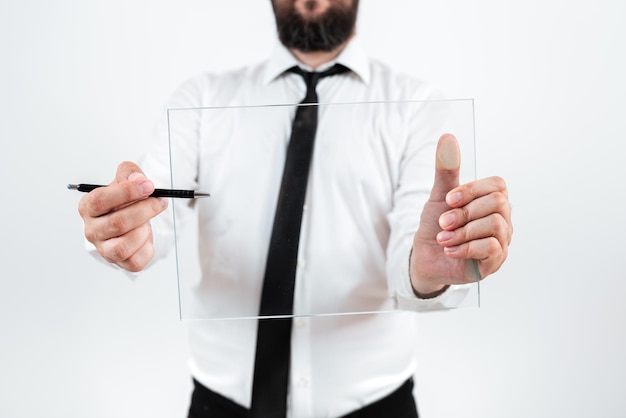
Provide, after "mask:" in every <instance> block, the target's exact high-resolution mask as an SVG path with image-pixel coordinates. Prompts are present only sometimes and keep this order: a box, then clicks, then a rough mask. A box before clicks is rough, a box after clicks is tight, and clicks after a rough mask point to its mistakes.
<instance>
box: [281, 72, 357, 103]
mask: <svg viewBox="0 0 626 418" xmlns="http://www.w3.org/2000/svg"><path fill="white" fill-rule="evenodd" d="M287 71H288V72H290V73H294V74H299V75H300V76H301V77H302V78H303V79H304V82H305V83H306V97H305V98H304V101H303V103H314V102H317V94H316V92H315V88H316V87H317V82H318V81H319V80H320V79H321V78H324V77H330V76H333V75H336V74H341V73H345V72H348V71H350V70H349V69H348V67H345V66H343V65H341V64H335V65H333V66H332V67H330V68H329V69H327V70H325V71H322V72H316V71H305V70H303V69H302V68H300V67H298V66H294V67H291V68H290V69H288V70H287Z"/></svg>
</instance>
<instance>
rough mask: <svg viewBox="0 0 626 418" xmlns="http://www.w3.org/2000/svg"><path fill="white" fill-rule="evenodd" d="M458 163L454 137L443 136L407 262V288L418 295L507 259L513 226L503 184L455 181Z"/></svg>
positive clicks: (483, 273) (479, 275)
mask: <svg viewBox="0 0 626 418" xmlns="http://www.w3.org/2000/svg"><path fill="white" fill-rule="evenodd" d="M460 162H461V155H460V151H459V146H458V143H457V140H456V138H455V137H454V136H453V135H450V134H445V135H443V136H442V137H441V138H440V139H439V143H438V144H437V157H436V169H435V170H436V171H435V184H434V186H433V189H432V191H431V194H430V198H429V199H428V202H427V203H426V205H425V206H424V210H423V212H422V217H421V222H420V227H419V229H418V231H417V232H416V234H415V238H414V241H413V251H412V253H411V260H410V274H411V283H412V285H413V290H414V291H415V293H416V294H417V295H418V296H420V297H423V298H429V297H433V296H436V295H438V294H439V293H441V292H442V291H443V290H445V289H446V287H447V286H448V285H451V284H464V283H471V282H475V281H477V280H480V279H483V278H485V277H487V276H488V275H490V274H492V273H494V272H495V271H497V270H498V269H499V268H500V266H501V265H502V263H504V260H505V259H506V258H507V254H508V247H509V245H510V243H511V237H512V235H513V225H512V223H511V205H510V203H509V199H508V192H507V188H506V184H505V182H504V180H502V179H501V178H500V177H489V178H485V179H481V180H477V181H473V182H471V183H467V184H463V185H459V169H460Z"/></svg>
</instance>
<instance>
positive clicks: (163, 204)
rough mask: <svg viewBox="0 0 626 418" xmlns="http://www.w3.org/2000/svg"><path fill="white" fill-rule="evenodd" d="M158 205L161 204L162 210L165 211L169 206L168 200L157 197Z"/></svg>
mask: <svg viewBox="0 0 626 418" xmlns="http://www.w3.org/2000/svg"><path fill="white" fill-rule="evenodd" d="M159 203H160V204H161V206H162V207H163V209H166V208H167V205H168V204H169V199H166V198H164V197H159Z"/></svg>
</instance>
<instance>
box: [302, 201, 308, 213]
mask: <svg viewBox="0 0 626 418" xmlns="http://www.w3.org/2000/svg"><path fill="white" fill-rule="evenodd" d="M308 208H309V206H308V205H307V204H306V203H305V204H304V205H302V211H303V212H306V211H307V209H308Z"/></svg>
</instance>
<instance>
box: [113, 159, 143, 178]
mask: <svg viewBox="0 0 626 418" xmlns="http://www.w3.org/2000/svg"><path fill="white" fill-rule="evenodd" d="M133 173H139V174H144V172H143V171H142V170H141V168H140V167H139V166H138V165H137V164H135V163H133V162H131V161H124V162H123V163H121V164H120V165H118V166H117V171H116V172H115V180H114V182H115V183H123V182H125V181H127V180H129V177H130V175H131V174H133ZM144 175H145V174H144Z"/></svg>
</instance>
